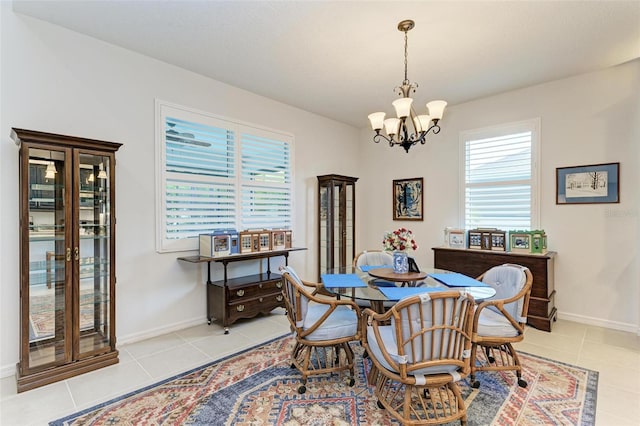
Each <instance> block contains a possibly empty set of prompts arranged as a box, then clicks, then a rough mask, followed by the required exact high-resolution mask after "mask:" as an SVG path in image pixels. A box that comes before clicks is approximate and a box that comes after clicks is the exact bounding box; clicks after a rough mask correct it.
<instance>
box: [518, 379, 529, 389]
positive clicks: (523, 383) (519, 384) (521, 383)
mask: <svg viewBox="0 0 640 426" xmlns="http://www.w3.org/2000/svg"><path fill="white" fill-rule="evenodd" d="M518 386H520V387H521V388H526V387H527V382H526V381H525V380H523V379H518Z"/></svg>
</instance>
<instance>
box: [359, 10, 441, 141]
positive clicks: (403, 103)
mask: <svg viewBox="0 0 640 426" xmlns="http://www.w3.org/2000/svg"><path fill="white" fill-rule="evenodd" d="M414 26H415V22H413V21H412V20H410V19H407V20H405V21H402V22H400V23H399V24H398V30H399V31H402V32H403V33H404V80H403V81H402V85H401V86H399V87H396V88H395V89H394V91H396V92H397V93H398V95H400V96H402V97H401V98H399V99H396V100H395V101H393V102H392V105H393V107H394V108H395V110H396V115H397V118H387V119H386V120H385V118H384V116H385V113H384V112H374V113H373V114H369V121H370V122H371V128H372V129H373V130H375V132H376V134H375V136H374V137H373V141H374V142H375V143H378V142H380V141H381V140H383V139H384V140H385V141H387V142H389V146H394V145H400V146H401V147H403V148H404V150H405V151H406V152H407V153H408V152H409V148H411V147H412V146H413V145H415V144H417V143H418V142H420V143H421V144H423V145H424V144H425V143H426V142H427V141H426V137H427V134H428V133H429V132H433V134H438V133H439V132H440V126H438V121H440V119H441V118H442V114H443V113H444V108H445V107H446V106H447V103H446V102H445V101H431V102H429V103H427V109H428V110H429V114H423V115H416V113H415V111H414V110H413V107H412V103H413V99H412V98H411V97H410V96H409V95H410V94H411V93H415V91H416V88H417V87H418V84H417V83H411V82H410V81H409V79H408V78H407V45H408V42H407V39H408V38H407V33H408V32H409V31H410V30H411V29H412V28H413V27H414ZM432 123H433V124H432ZM383 128H384V130H385V132H386V136H385V135H384V134H383V133H381V130H382V129H383Z"/></svg>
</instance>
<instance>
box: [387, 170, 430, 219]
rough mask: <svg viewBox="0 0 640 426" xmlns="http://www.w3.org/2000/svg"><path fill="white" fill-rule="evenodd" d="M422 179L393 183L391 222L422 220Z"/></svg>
mask: <svg viewBox="0 0 640 426" xmlns="http://www.w3.org/2000/svg"><path fill="white" fill-rule="evenodd" d="M423 183H424V181H423V178H411V179H395V180H394V181H393V204H392V205H393V220H423V219H424V218H423V214H424V205H423V187H424V186H423Z"/></svg>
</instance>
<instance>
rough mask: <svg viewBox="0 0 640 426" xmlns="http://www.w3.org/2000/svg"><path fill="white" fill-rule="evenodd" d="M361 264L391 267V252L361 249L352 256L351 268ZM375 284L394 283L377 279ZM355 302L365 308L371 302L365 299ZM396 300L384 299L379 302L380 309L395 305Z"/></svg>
mask: <svg viewBox="0 0 640 426" xmlns="http://www.w3.org/2000/svg"><path fill="white" fill-rule="evenodd" d="M361 266H386V267H392V266H393V255H392V254H391V253H389V252H388V251H382V250H364V251H361V252H360V253H358V254H357V255H356V257H354V258H353V268H354V269H356V268H360V267H361ZM374 283H375V284H376V285H378V286H380V287H383V286H384V287H394V286H395V284H394V283H392V282H389V281H384V280H380V279H377V280H375V282H374ZM356 303H357V304H358V306H360V308H362V309H365V308H368V307H370V306H371V302H369V301H366V300H356ZM395 303H396V302H393V301H386V302H382V303H381V308H380V309H381V310H386V309H388V308H390V307H392V306H393V305H395Z"/></svg>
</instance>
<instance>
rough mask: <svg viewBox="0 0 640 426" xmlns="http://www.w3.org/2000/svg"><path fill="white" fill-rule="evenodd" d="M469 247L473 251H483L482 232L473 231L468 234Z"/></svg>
mask: <svg viewBox="0 0 640 426" xmlns="http://www.w3.org/2000/svg"><path fill="white" fill-rule="evenodd" d="M467 239H468V240H469V243H468V246H469V248H470V249H472V250H482V232H481V231H476V230H471V231H469V233H468V234H467Z"/></svg>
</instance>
